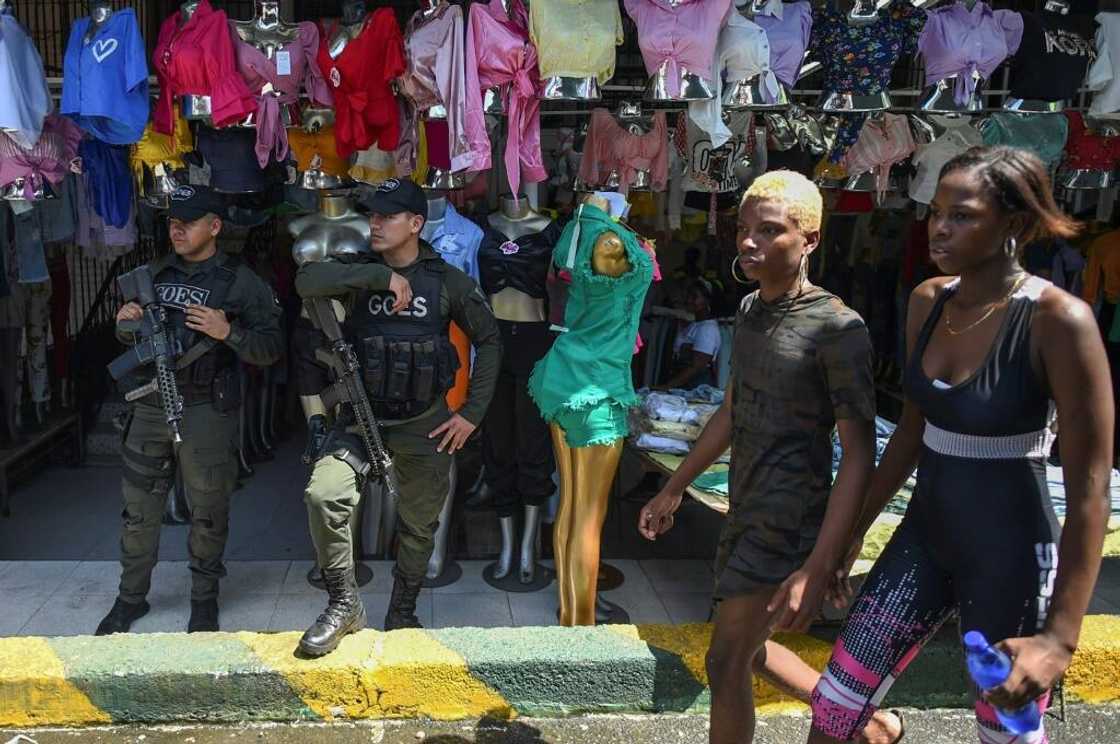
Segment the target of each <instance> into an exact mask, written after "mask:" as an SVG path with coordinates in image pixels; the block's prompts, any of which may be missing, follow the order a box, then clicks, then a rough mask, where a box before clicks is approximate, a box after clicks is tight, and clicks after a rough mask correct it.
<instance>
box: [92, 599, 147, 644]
mask: <svg viewBox="0 0 1120 744" xmlns="http://www.w3.org/2000/svg"><path fill="white" fill-rule="evenodd" d="M149 609H151V608H150V607H149V606H148V603H147V602H146V601H144V600H141V601H140V602H138V603H136V604H133V603H132V602H125V601H124V600H123V599H121V598H120V597H117V601H116V602H114V603H113V609H111V610H109V614H108V615H106V616H105V619H103V620H102V621H101V623H100V624H99V625H98V626H97V630H96V631H95V632H94V635H99V636H100V635H112V634H113V633H127V632H128V629H129V628H131V627H132V624H133V623H134V622H136V621H137V620H139V619H140V618H142V617H144V616H145V615H147V614H148V610H149Z"/></svg>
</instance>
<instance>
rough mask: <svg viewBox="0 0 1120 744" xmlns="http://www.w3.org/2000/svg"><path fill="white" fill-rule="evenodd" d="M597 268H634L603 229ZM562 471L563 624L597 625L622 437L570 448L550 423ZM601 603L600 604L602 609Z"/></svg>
mask: <svg viewBox="0 0 1120 744" xmlns="http://www.w3.org/2000/svg"><path fill="white" fill-rule="evenodd" d="M586 203H588V204H594V205H595V206H597V207H600V208H601V209H603V210H604V211H608V212H609V211H610V205H609V203H608V202H607V201H606V200H605V199H602V198H601V197H596V196H589V197H587V199H586ZM591 267H592V270H593V271H594V273H596V274H601V275H605V276H610V277H619V276H622V275H623V274H625V273H626V272H627V271H629V270H630V263H629V261H628V260H627V259H626V253H625V249H624V248H623V245H622V242H621V240H620V239H619V237H618V236H617V235H616V234H615V233H613V232H611V231H609V230H608V231H605V232H603V233H602V234H601V235H600V236H599V237H598V239H597V240H596V242H595V250H594V254H593V257H592V262H591ZM549 430H550V431H551V433H552V446H553V451H554V453H555V456H556V471H557V473H558V474H559V476H560V509H559V510H558V511H557V513H556V523H555V525H554V526H553V540H552V543H553V552H554V553H555V558H556V583H557V588H558V591H559V594H560V625H563V626H574V625H594V624H595V623H596V619H597V617H596V616H597V613H596V607H597V599H598V597H597V594H598V592H597V584H598V580H599V542H600V537H601V534H602V530H603V521H604V520H605V519H606V515H607V502H608V499H609V497H610V491H611V485H612V484H613V482H614V476H615V473H616V471H617V470H618V462H619V459H620V458H621V457H622V440H621V439H620V440H617V441H615V442H611V443H610V444H602V445H592V446H588V447H570V446H569V445H568V442H567V438H566V434H565V432H564V430H563V429H562V428H561V427H560V425H559V424H556V423H552V424H550V425H549ZM601 613H602V608H601V609H600V614H601Z"/></svg>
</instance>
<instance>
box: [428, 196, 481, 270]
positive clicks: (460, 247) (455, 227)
mask: <svg viewBox="0 0 1120 744" xmlns="http://www.w3.org/2000/svg"><path fill="white" fill-rule="evenodd" d="M433 225H434V228H433V230H432V231H431V233H430V234H429V235H422V237H423V238H424V240H427V241H428V242H429V243H431V245H432V247H433V248H435V249H436V253H438V254H439V255H440V256H442V257H443V260H444V261H446V262H447V263H449V264H451V265H452V266H454V267H455V268H457V269H459V270H460V271H462V272H463V273H464V274H466V275H467V276H469V277H470V278H471V279H474V280H475V281H476V282H477V281H478V280H479V279H478V246H479V245H480V244H481V243H482V228H480V227H479V226H478V225H476V224H474V223H473V222H471V221H470V220H468V219H467V218H466V217H464V216H463V215H461V214H459V213H458V212H456V211H455V207H453V206H451V204H448V205H447V211H446V212H444V213H443V220H441V221H440V222H438V223H433ZM424 232H428V231H427V230H425V231H424Z"/></svg>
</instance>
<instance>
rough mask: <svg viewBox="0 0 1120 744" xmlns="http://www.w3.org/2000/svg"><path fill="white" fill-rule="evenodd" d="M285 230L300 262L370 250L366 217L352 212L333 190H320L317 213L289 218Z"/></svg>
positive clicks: (344, 200) (344, 198) (340, 195)
mask: <svg viewBox="0 0 1120 744" xmlns="http://www.w3.org/2000/svg"><path fill="white" fill-rule="evenodd" d="M288 232H289V233H291V235H292V237H294V238H295V239H296V242H295V243H294V244H293V245H292V257H293V258H294V259H295V261H296V263H297V264H301V265H302V264H305V263H308V262H312V261H322V260H324V259H326V258H328V257H330V256H337V255H342V254H356V253H364V252H366V251H368V250H369V220H368V219H367V218H366V217H364V216H363V215H360V214H358V213H357V212H355V211H354V209H353V206H352V205H351V203H350V200H349V199H348V198H347V197H346V196H345V195H344V194H342V193H339V192H335V191H324V192H322V194H320V196H319V212H318V213H316V214H309V215H307V216H306V217H300V218H298V219H294V220H292V221H291V222H289V223H288Z"/></svg>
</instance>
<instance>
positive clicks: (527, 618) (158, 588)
mask: <svg viewBox="0 0 1120 744" xmlns="http://www.w3.org/2000/svg"><path fill="white" fill-rule="evenodd" d="M490 563H491V561H460V562H459V566H460V567H461V568H462V570H463V576H462V578H461V579H459V580H458V581H457V582H455V583H454V584H451V585H448V586H444V587H439V588H436V589H424V590H423V591H422V592H421V595H420V600H419V603H418V612H417V614H418V616H419V617H420V621H421V622H422V623H423V624H424V626H425V627H427V628H454V627H462V626H465V625H470V626H474V627H528V626H538V625H555V624H556V609H557V597H556V584H555V583H552V584H550V585H548V586H546V587H545V588H543V589H541V590H540V591H536V592H527V593H513V592H502V591H498V590H497V589H494V588H493V587H491V586H490V585H489V584H487V583H486V582H485V581H484V580H483V578H482V571H483V569H484V568H485V567H486V566H488V565H489V564H490ZM608 563H609V564H610V565H611V566H613V567H615V568H617V569H619V570H620V571H621V572H622V574H623V575H624V577H625V581H624V582H623V584H622V586H620V587H619V588H618V589H615V590H612V591H607V592H604V593H603V596H604V597H606V598H607V599H609V600H610V601H612V602H614V603H616V604H618V605H620V606H621V607H623V608H624V609H625V610H626V611H627V612H629V613H630V620H631V622H634V623H641V624H669V623H689V622H693V623H694V622H704V621H706V620H707V619H708V611H709V607H710V605H711V586H712V570H711V564H710V562H709V561H690V560H643V561H636V560H610V561H608ZM366 565H368V566H369V567H370V568H371V569H372V570H373V580H372V581H371V582H370V583H369V584H366V585H365V586H364V587H361V593H362V600H363V602H364V603H365V605H366V610H367V613H368V615H369V618H370V624H371V627H380V623H381V619H382V618H383V617H384V616H385V610H386V608H387V607H388V605H389V594H390V592H391V591H392V584H393V579H392V576H391V574H390V570H391V568H392V564H391V563H390V562H388V561H366ZM542 565H544V566H545V567H549V566H550V565H551V561H545V562H544V563H543V564H542ZM311 567H312V562H311V561H228V562H227V563H226V569H227V570H228V572H229V575H228V576H227V577H226V579H225V580H223V581H222V587H221V597H220V599H219V602H220V605H221V627H222V630H226V631H241V630H251V631H262V632H267V631H285V630H302V629H304V628H306V627H307V626H308V625H310V624H311V623H312V622H314V620H315V618H316V616H317V615H318V614H319V613H320V612H321V611H322V609H323V606H324V604H325V603H326V594H325V593H324V592H322V591H321V590H319V589H316V588H315V587H313V586H311V585H310V584H308V583H307V579H306V577H307V572H308V570H310V568H311ZM119 579H120V564H118V563H117V562H116V561H9V562H3V561H0V597H2V598H3V602H2V603H0V636H19V635H23V636H72V635H88V634H91V633H93V630H94V628H96V627H97V623H98V622H100V620H101V618H102V617H104V615H105V613H106V612H108V611H109V608H110V607H112V606H113V600H114V598H115V597H116V594H117V582H118V581H119ZM148 602H149V604H150V605H151V607H152V609H151V612H149V613H148V615H146V616H145V617H143V618H141V619H140V620H137V621H136V623H135V624H134V625H133V631H134V632H137V633H175V632H180V631H183V630H185V629H186V625H187V617H188V616H189V615H190V570H189V569H188V568H187V564H186V562H184V561H164V562H160V563H159V564H157V565H156V569H155V571H154V573H153V576H152V590H151V592H150V593H149V596H148ZM1104 611H1105V612H1108V611H1111V610H1104ZM1116 612H1117V613H1118V614H1120V609H1118V610H1116Z"/></svg>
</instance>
